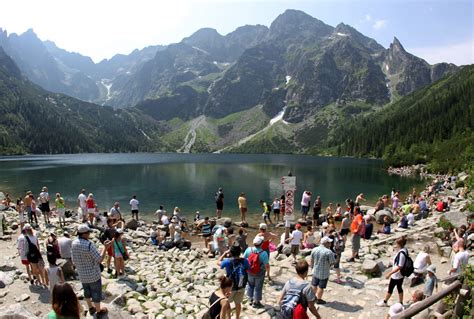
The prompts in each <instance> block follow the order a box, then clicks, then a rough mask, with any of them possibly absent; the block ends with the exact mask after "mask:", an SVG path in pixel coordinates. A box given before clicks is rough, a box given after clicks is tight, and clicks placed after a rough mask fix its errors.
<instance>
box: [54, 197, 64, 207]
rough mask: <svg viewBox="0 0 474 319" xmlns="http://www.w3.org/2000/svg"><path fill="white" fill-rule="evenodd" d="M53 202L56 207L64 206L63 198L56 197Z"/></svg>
mask: <svg viewBox="0 0 474 319" xmlns="http://www.w3.org/2000/svg"><path fill="white" fill-rule="evenodd" d="M54 202H55V203H56V208H64V198H62V197H56V199H55V200H54Z"/></svg>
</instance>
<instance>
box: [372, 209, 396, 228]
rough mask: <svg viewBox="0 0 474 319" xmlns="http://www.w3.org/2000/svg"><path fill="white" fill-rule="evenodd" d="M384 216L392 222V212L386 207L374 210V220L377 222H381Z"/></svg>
mask: <svg viewBox="0 0 474 319" xmlns="http://www.w3.org/2000/svg"><path fill="white" fill-rule="evenodd" d="M385 216H387V217H388V219H389V221H390V222H391V223H393V213H392V211H391V210H389V209H388V208H385V209H382V210H379V211H378V212H376V213H375V220H376V221H377V223H379V224H383V220H384V218H385Z"/></svg>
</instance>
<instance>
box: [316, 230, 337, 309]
mask: <svg viewBox="0 0 474 319" xmlns="http://www.w3.org/2000/svg"><path fill="white" fill-rule="evenodd" d="M331 243H332V239H331V238H329V237H327V236H325V237H323V238H322V239H321V245H319V246H318V247H316V248H314V249H313V250H312V251H311V264H312V265H313V279H312V281H311V284H312V286H313V290H314V292H315V294H316V303H317V304H321V305H324V304H325V303H326V301H324V300H323V299H322V298H323V293H324V289H326V287H327V284H328V280H329V270H330V268H331V265H333V264H334V263H335V262H336V258H335V256H334V253H333V252H332V251H331V250H330V249H329V247H331Z"/></svg>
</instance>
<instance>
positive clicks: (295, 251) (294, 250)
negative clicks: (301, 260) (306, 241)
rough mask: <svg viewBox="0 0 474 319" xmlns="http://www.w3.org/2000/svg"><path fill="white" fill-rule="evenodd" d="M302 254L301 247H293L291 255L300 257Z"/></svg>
mask: <svg viewBox="0 0 474 319" xmlns="http://www.w3.org/2000/svg"><path fill="white" fill-rule="evenodd" d="M299 252H300V245H291V254H292V255H298V253H299Z"/></svg>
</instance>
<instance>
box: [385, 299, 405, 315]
mask: <svg viewBox="0 0 474 319" xmlns="http://www.w3.org/2000/svg"><path fill="white" fill-rule="evenodd" d="M403 310H405V308H404V307H403V305H402V304H401V303H399V302H397V303H396V304H393V305H391V306H390V310H389V311H388V315H389V316H396V315H398V314H399V313H401V312H402V311H403Z"/></svg>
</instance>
